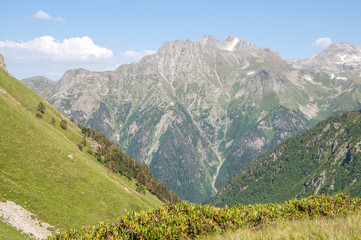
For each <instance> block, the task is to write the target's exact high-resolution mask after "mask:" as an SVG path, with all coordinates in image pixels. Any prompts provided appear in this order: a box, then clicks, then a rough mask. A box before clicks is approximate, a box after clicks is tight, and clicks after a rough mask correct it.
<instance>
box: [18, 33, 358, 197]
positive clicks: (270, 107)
mask: <svg viewBox="0 0 361 240" xmlns="http://www.w3.org/2000/svg"><path fill="white" fill-rule="evenodd" d="M345 71H347V70H345ZM351 73H352V76H354V77H352V78H350V79H349V78H348V75H347V76H346V75H345V74H344V73H343V72H341V71H337V72H327V71H326V72H321V71H319V70H317V71H316V70H313V69H312V68H302V69H297V68H295V67H294V66H292V65H291V64H289V63H288V62H287V61H285V60H284V59H282V58H281V57H280V56H279V54H278V53H275V52H272V51H270V50H269V49H264V48H260V47H257V46H256V45H253V44H252V43H250V42H247V41H245V40H242V39H239V38H236V37H229V38H227V39H226V40H225V41H223V42H222V41H219V40H217V39H216V38H214V37H212V36H205V37H202V38H201V39H200V40H198V41H197V42H191V41H189V40H187V41H181V40H177V41H175V42H166V43H164V45H163V46H162V47H161V48H160V49H159V50H158V52H157V53H155V54H154V55H151V56H146V57H144V58H143V59H142V60H140V61H139V62H136V63H132V64H127V65H121V66H120V67H119V68H117V69H116V70H115V71H112V72H89V71H86V70H84V69H75V70H70V71H67V72H66V73H65V74H64V76H63V77H62V79H61V80H60V81H59V82H56V83H54V84H53V83H50V82H49V81H46V80H41V79H39V78H37V79H27V80H26V81H24V83H25V84H26V85H28V86H29V87H30V88H32V89H33V90H35V91H36V92H38V93H40V95H42V96H44V97H46V99H47V100H48V101H49V102H50V103H52V104H53V105H54V106H55V107H56V108H57V109H59V110H60V111H61V112H63V113H64V114H65V115H67V116H68V117H73V118H74V119H75V120H76V121H77V122H79V123H81V124H84V125H87V126H89V127H92V128H95V129H97V130H98V131H101V132H103V133H105V135H107V136H108V137H110V138H112V139H113V140H115V141H117V142H119V144H120V146H121V147H122V148H123V149H124V150H125V151H126V152H127V153H128V154H130V155H131V156H133V157H135V158H137V159H138V160H139V161H141V162H143V163H146V164H148V165H149V168H150V169H151V171H152V172H153V174H154V175H155V177H156V178H160V179H161V180H162V181H165V182H166V183H167V185H168V187H169V188H170V189H172V190H174V191H175V192H177V193H178V194H179V195H180V196H181V197H182V198H183V199H187V200H191V201H195V202H201V201H203V200H205V199H206V198H208V197H210V196H211V195H212V194H214V193H215V192H216V189H219V188H220V187H221V186H222V185H223V183H224V181H225V180H226V179H227V178H228V177H229V176H231V175H233V174H235V173H236V172H237V171H238V170H240V169H241V168H242V167H243V166H245V165H247V164H248V163H249V162H250V161H252V160H253V159H255V158H256V157H257V156H258V155H259V154H261V153H263V152H264V151H266V150H268V149H270V148H271V147H273V146H275V145H276V144H277V143H279V142H281V141H282V140H284V139H286V138H288V137H289V136H292V135H294V134H296V133H298V132H300V131H303V130H305V129H307V128H309V127H311V126H312V125H313V124H314V123H316V122H317V121H319V120H321V119H324V118H326V117H327V116H329V115H331V114H334V113H336V112H339V111H342V110H344V109H355V108H357V107H358V104H359V102H360V96H361V95H360V91H359V88H358V86H359V83H360V82H361V79H360V77H359V76H358V75H357V74H355V71H353V72H351Z"/></svg>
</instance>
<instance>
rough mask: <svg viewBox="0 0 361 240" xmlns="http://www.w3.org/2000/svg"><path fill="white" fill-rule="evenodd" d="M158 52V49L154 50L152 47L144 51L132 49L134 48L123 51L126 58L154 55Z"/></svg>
mask: <svg viewBox="0 0 361 240" xmlns="http://www.w3.org/2000/svg"><path fill="white" fill-rule="evenodd" d="M154 53H156V51H154V50H151V49H147V50H143V51H139V52H137V51H132V50H129V51H126V52H124V53H123V55H124V57H126V58H131V59H137V60H138V59H141V58H142V57H144V56H146V55H152V54H154Z"/></svg>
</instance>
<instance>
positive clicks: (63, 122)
mask: <svg viewBox="0 0 361 240" xmlns="http://www.w3.org/2000/svg"><path fill="white" fill-rule="evenodd" d="M60 127H61V128H62V129H65V130H66V129H67V128H68V124H67V123H66V121H65V120H64V119H63V120H61V122H60Z"/></svg>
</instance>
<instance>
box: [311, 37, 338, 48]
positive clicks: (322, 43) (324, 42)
mask: <svg viewBox="0 0 361 240" xmlns="http://www.w3.org/2000/svg"><path fill="white" fill-rule="evenodd" d="M332 43H333V42H332V40H331V38H329V37H323V38H319V39H317V40H316V41H314V43H312V45H313V46H319V47H323V48H326V47H328V46H330V45H331V44H332Z"/></svg>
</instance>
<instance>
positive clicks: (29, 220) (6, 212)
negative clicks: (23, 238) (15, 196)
mask: <svg viewBox="0 0 361 240" xmlns="http://www.w3.org/2000/svg"><path fill="white" fill-rule="evenodd" d="M0 220H1V221H3V222H5V223H7V224H9V225H11V226H12V227H14V228H16V229H17V230H19V231H21V232H23V233H25V234H28V235H30V236H33V237H35V238H37V239H44V238H47V237H49V236H51V231H49V230H48V228H52V226H51V225H49V224H47V223H44V222H41V221H39V220H38V219H36V217H35V215H34V214H32V213H31V212H29V211H28V210H26V209H24V208H23V207H22V206H20V205H17V204H16V203H14V202H11V201H6V202H4V203H3V202H0Z"/></svg>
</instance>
